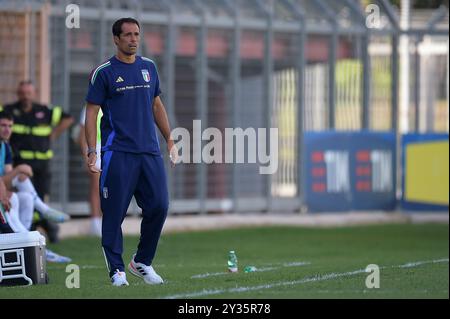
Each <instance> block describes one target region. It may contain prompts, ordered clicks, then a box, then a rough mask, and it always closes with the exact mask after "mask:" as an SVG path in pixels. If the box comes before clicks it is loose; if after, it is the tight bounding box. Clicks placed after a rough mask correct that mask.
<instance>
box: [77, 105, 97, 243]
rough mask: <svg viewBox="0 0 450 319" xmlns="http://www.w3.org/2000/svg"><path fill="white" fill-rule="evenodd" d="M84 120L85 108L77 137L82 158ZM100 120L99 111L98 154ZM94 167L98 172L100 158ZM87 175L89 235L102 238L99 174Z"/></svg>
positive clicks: (90, 173)
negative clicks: (89, 217)
mask: <svg viewBox="0 0 450 319" xmlns="http://www.w3.org/2000/svg"><path fill="white" fill-rule="evenodd" d="M85 118H86V106H84V107H83V110H82V111H81V115H80V123H79V128H80V130H79V135H78V143H79V145H80V148H81V153H82V156H83V158H84V157H85V155H86V154H85V152H86V150H87V142H86V133H85ZM101 118H102V111H101V110H99V114H98V117H97V145H96V150H97V153H98V154H100V148H101V132H100V121H101ZM95 167H96V168H97V169H98V170H100V169H101V159H100V156H98V157H97V160H96V162H95ZM88 174H89V207H90V216H91V229H90V231H91V234H92V235H95V236H98V237H101V236H102V211H101V209H100V195H99V188H100V174H96V173H92V172H91V171H90V170H88Z"/></svg>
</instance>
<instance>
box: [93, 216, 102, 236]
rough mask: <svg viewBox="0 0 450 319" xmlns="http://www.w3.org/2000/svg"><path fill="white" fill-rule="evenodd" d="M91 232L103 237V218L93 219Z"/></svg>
mask: <svg viewBox="0 0 450 319" xmlns="http://www.w3.org/2000/svg"><path fill="white" fill-rule="evenodd" d="M91 231H92V233H93V234H95V235H97V236H101V235H102V218H101V217H91Z"/></svg>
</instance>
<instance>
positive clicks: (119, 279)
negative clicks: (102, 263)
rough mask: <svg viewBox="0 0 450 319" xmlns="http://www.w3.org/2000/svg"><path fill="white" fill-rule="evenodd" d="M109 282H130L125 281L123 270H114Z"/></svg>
mask: <svg viewBox="0 0 450 319" xmlns="http://www.w3.org/2000/svg"><path fill="white" fill-rule="evenodd" d="M111 282H112V284H113V286H116V287H119V286H129V285H130V284H129V283H128V281H127V275H126V274H125V272H123V271H119V269H117V270H116V273H115V274H114V275H113V276H112V277H111Z"/></svg>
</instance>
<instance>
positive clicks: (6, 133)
mask: <svg viewBox="0 0 450 319" xmlns="http://www.w3.org/2000/svg"><path fill="white" fill-rule="evenodd" d="M12 126H13V121H11V120H8V119H0V139H1V140H2V141H7V140H9V138H10V137H11V134H12Z"/></svg>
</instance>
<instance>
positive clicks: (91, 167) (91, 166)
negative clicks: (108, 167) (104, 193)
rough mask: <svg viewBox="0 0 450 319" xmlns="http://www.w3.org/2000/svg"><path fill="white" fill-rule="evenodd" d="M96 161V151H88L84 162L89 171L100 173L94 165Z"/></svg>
mask: <svg viewBox="0 0 450 319" xmlns="http://www.w3.org/2000/svg"><path fill="white" fill-rule="evenodd" d="M96 161H97V153H90V154H89V155H88V157H87V160H86V164H87V167H88V170H89V171H90V172H91V173H100V170H99V169H98V168H97V167H96V166H95V162H96Z"/></svg>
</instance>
